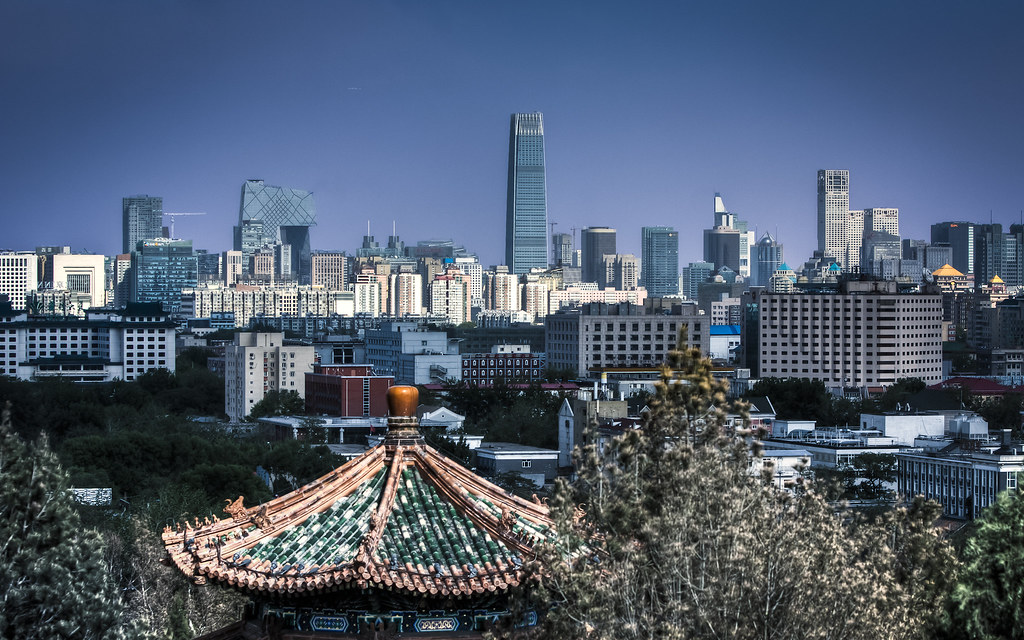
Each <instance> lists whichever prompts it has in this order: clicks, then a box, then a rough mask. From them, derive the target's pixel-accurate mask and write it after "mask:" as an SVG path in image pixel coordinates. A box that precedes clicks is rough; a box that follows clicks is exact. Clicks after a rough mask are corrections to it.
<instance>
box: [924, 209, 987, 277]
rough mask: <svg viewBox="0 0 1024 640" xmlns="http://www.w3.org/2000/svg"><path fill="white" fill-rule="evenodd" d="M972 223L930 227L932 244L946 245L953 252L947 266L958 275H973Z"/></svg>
mask: <svg viewBox="0 0 1024 640" xmlns="http://www.w3.org/2000/svg"><path fill="white" fill-rule="evenodd" d="M976 226H977V225H975V224H974V223H973V222H964V221H959V222H939V223H937V224H933V225H932V238H931V240H932V244H947V245H949V247H950V248H951V249H952V251H953V260H952V262H950V263H949V264H950V265H952V266H953V268H954V269H956V270H957V271H959V272H960V273H974V234H975V227H976Z"/></svg>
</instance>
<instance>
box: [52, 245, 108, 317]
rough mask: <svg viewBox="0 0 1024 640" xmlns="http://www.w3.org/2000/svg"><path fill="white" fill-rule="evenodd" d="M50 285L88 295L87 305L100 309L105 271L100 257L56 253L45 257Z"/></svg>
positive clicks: (103, 294) (102, 300) (104, 298)
mask: <svg viewBox="0 0 1024 640" xmlns="http://www.w3.org/2000/svg"><path fill="white" fill-rule="evenodd" d="M46 258H47V261H48V263H49V265H50V266H49V269H48V270H47V271H48V272H49V275H50V277H51V278H52V279H51V280H50V283H51V285H52V286H53V288H54V289H66V290H68V291H72V292H74V293H85V294H88V295H89V304H90V306H93V307H102V306H103V303H104V302H105V300H106V295H105V293H104V291H105V289H106V271H105V270H104V264H103V263H104V258H103V256H100V255H91V254H73V253H58V254H54V255H51V256H46Z"/></svg>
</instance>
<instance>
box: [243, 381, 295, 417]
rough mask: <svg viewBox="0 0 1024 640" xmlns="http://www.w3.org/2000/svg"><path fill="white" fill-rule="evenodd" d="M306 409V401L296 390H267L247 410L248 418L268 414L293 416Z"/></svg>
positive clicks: (266, 415) (267, 415)
mask: <svg viewBox="0 0 1024 640" xmlns="http://www.w3.org/2000/svg"><path fill="white" fill-rule="evenodd" d="M305 411H306V401H305V400H303V399H302V396H300V395H299V392H298V391H292V390H291V389H287V390H285V391H276V390H275V391H268V392H267V394H266V395H265V396H263V399H262V400H260V401H259V402H257V403H256V404H255V405H253V407H252V411H251V412H249V417H248V419H249V420H256V419H257V418H266V417H269V416H293V415H297V414H301V413H305Z"/></svg>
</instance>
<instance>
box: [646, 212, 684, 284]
mask: <svg viewBox="0 0 1024 640" xmlns="http://www.w3.org/2000/svg"><path fill="white" fill-rule="evenodd" d="M640 245H641V246H640V284H641V285H643V286H644V287H645V288H646V289H647V295H649V296H652V297H659V298H660V297H664V296H674V295H676V294H678V293H679V232H678V231H676V230H675V229H673V228H672V227H643V228H641V230H640Z"/></svg>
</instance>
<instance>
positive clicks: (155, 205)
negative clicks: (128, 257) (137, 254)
mask: <svg viewBox="0 0 1024 640" xmlns="http://www.w3.org/2000/svg"><path fill="white" fill-rule="evenodd" d="M163 216H164V199H163V198H161V197H159V196H147V195H138V196H128V197H127V198H121V232H122V236H123V238H122V242H121V251H122V252H123V253H130V252H132V251H135V247H136V246H137V245H138V244H139V242H140V241H142V240H149V239H151V238H160V237H162V236H163Z"/></svg>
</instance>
